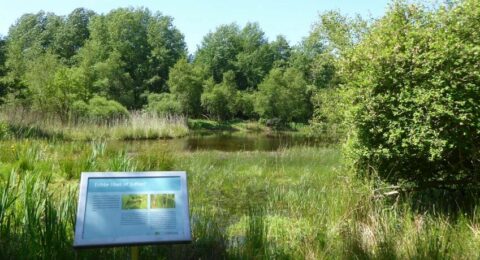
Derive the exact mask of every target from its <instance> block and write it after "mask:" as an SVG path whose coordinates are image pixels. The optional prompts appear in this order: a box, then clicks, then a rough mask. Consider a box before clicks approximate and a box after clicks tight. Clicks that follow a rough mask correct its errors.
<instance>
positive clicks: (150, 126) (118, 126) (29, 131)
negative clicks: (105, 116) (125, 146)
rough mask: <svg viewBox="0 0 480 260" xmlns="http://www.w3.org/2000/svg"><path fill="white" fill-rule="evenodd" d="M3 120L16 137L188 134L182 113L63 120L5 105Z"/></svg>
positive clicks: (0, 115)
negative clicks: (108, 118)
mask: <svg viewBox="0 0 480 260" xmlns="http://www.w3.org/2000/svg"><path fill="white" fill-rule="evenodd" d="M1 121H3V122H6V123H8V124H9V125H10V132H11V137H17V138H49V139H57V140H95V139H113V140H141V139H164V138H175V137H181V136H185V135H187V134H188V126H187V120H186V118H184V117H182V116H164V117H160V116H158V115H156V114H151V113H147V112H141V111H132V112H131V113H130V117H129V118H119V119H115V120H109V121H101V122H98V121H96V120H82V121H78V120H77V121H71V122H62V121H61V120H59V118H58V117H56V116H54V114H43V113H37V112H34V111H29V110H24V109H22V108H13V109H4V110H3V112H2V113H0V122H1ZM2 131H3V130H2V129H0V132H2Z"/></svg>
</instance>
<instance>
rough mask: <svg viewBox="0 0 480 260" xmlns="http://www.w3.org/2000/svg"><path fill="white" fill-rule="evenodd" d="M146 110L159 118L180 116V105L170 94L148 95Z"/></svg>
mask: <svg viewBox="0 0 480 260" xmlns="http://www.w3.org/2000/svg"><path fill="white" fill-rule="evenodd" d="M146 110H147V111H148V112H153V113H156V114H157V115H161V116H165V115H180V114H182V104H181V103H180V102H179V101H178V99H177V97H176V96H175V95H173V94H170V93H162V94H150V95H148V105H147V106H146Z"/></svg>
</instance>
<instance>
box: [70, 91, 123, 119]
mask: <svg viewBox="0 0 480 260" xmlns="http://www.w3.org/2000/svg"><path fill="white" fill-rule="evenodd" d="M72 115H73V116H74V118H76V119H80V120H89V121H94V122H99V123H104V122H112V121H113V120H117V119H123V118H128V117H129V113H128V110H127V109H126V108H125V107H124V106H122V105H121V104H120V103H118V102H116V101H114V100H107V99H106V98H104V97H100V96H95V97H93V98H91V99H90V100H89V101H88V104H87V103H85V102H83V101H76V102H75V103H74V104H73V105H72Z"/></svg>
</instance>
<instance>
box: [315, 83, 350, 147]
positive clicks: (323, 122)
mask: <svg viewBox="0 0 480 260" xmlns="http://www.w3.org/2000/svg"><path fill="white" fill-rule="evenodd" d="M347 97H348V95H347V94H346V93H345V91H344V90H343V89H341V88H324V89H319V90H317V91H315V92H314V94H313V95H312V98H311V101H312V105H313V115H312V119H311V120H310V123H311V126H312V128H313V129H314V130H315V131H317V132H319V133H321V135H322V136H325V137H327V138H332V139H335V140H341V139H343V138H344V137H345V136H346V132H347V125H346V122H345V113H346V110H347V105H348V102H347V100H346V99H347Z"/></svg>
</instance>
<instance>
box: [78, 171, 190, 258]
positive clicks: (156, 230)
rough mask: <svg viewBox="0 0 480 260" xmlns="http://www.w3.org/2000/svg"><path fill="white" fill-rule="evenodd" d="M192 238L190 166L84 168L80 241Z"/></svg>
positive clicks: (84, 243)
mask: <svg viewBox="0 0 480 260" xmlns="http://www.w3.org/2000/svg"><path fill="white" fill-rule="evenodd" d="M190 241H191V233H190V218H189V212H188V193H187V183H186V173H185V172H138V173H82V177H81V181H80V195H79V204H78V211H77V222H76V227H75V241H74V247H77V248H81V247H95V246H116V245H119V246H120V245H134V244H156V243H184V242H190Z"/></svg>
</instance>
